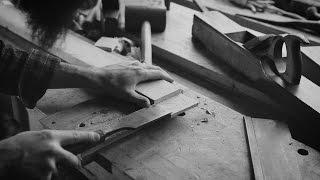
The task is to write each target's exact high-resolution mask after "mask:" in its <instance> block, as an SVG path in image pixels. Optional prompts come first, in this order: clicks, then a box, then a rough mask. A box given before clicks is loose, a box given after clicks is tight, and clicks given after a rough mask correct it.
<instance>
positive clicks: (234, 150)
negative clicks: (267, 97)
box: [100, 90, 250, 179]
mask: <svg viewBox="0 0 320 180" xmlns="http://www.w3.org/2000/svg"><path fill="white" fill-rule="evenodd" d="M184 94H185V95H186V96H188V97H190V98H192V99H198V100H199V101H200V104H199V108H193V109H191V110H189V111H187V112H186V114H185V115H184V116H177V117H176V118H173V119H170V120H169V119H168V120H164V121H159V122H158V123H155V124H153V125H151V126H149V127H148V128H146V129H144V131H140V132H138V133H137V134H135V135H134V136H130V137H128V138H126V139H125V140H123V141H121V142H119V143H115V144H113V145H112V146H110V147H108V148H106V149H104V150H102V151H101V152H100V154H101V155H102V156H103V157H105V158H106V159H108V160H109V162H112V164H116V165H117V167H118V168H119V169H120V170H122V171H124V172H125V173H126V174H128V175H129V176H130V177H132V178H133V179H250V173H249V172H250V162H249V159H248V156H247V153H248V152H247V147H246V145H245V136H244V134H243V133H244V131H243V130H242V129H243V124H242V121H241V118H242V116H241V115H240V114H239V113H237V112H235V111H233V110H231V109H229V108H226V107H224V106H221V104H219V103H217V102H215V101H213V100H211V99H209V98H206V97H204V96H202V95H200V94H196V93H194V92H191V91H189V90H186V91H185V93H184ZM206 111H209V112H212V113H211V114H207V113H206ZM206 120H207V121H206ZM201 121H206V122H201ZM248 173H249V174H248Z"/></svg>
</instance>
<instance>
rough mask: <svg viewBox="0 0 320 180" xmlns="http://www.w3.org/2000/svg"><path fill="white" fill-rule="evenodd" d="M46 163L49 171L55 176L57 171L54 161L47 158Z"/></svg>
mask: <svg viewBox="0 0 320 180" xmlns="http://www.w3.org/2000/svg"><path fill="white" fill-rule="evenodd" d="M47 161H48V165H49V168H50V171H52V172H53V173H54V174H57V173H58V170H57V166H56V161H55V159H54V158H48V159H47Z"/></svg>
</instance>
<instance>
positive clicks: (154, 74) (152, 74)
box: [140, 70, 173, 82]
mask: <svg viewBox="0 0 320 180" xmlns="http://www.w3.org/2000/svg"><path fill="white" fill-rule="evenodd" d="M158 79H163V80H166V81H168V82H173V79H172V78H171V77H170V75H169V74H168V73H167V72H165V71H163V70H147V71H146V73H145V75H144V76H143V77H142V79H141V81H140V82H142V81H147V80H158Z"/></svg>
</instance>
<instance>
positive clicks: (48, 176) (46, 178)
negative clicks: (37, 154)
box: [40, 172, 52, 180]
mask: <svg viewBox="0 0 320 180" xmlns="http://www.w3.org/2000/svg"><path fill="white" fill-rule="evenodd" d="M51 178H52V172H48V173H45V174H44V175H42V176H41V177H40V179H41V180H51Z"/></svg>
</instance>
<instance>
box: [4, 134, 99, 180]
mask: <svg viewBox="0 0 320 180" xmlns="http://www.w3.org/2000/svg"><path fill="white" fill-rule="evenodd" d="M99 140H100V136H99V134H97V133H95V132H84V131H57V130H42V131H26V132H22V133H19V134H17V135H15V136H12V137H10V138H8V139H5V140H3V141H1V142H0V152H1V154H0V161H1V165H6V164H3V163H8V164H10V165H13V166H14V167H17V168H20V169H21V170H23V171H24V172H28V175H32V176H34V177H35V178H40V179H51V176H52V174H53V173H56V172H57V167H56V163H57V162H62V163H64V164H68V165H71V166H74V167H80V166H81V162H80V160H79V159H78V158H77V156H75V155H74V154H72V153H71V152H69V151H66V150H65V149H63V146H66V145H71V144H76V143H84V142H87V143H93V142H97V141H99Z"/></svg>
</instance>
